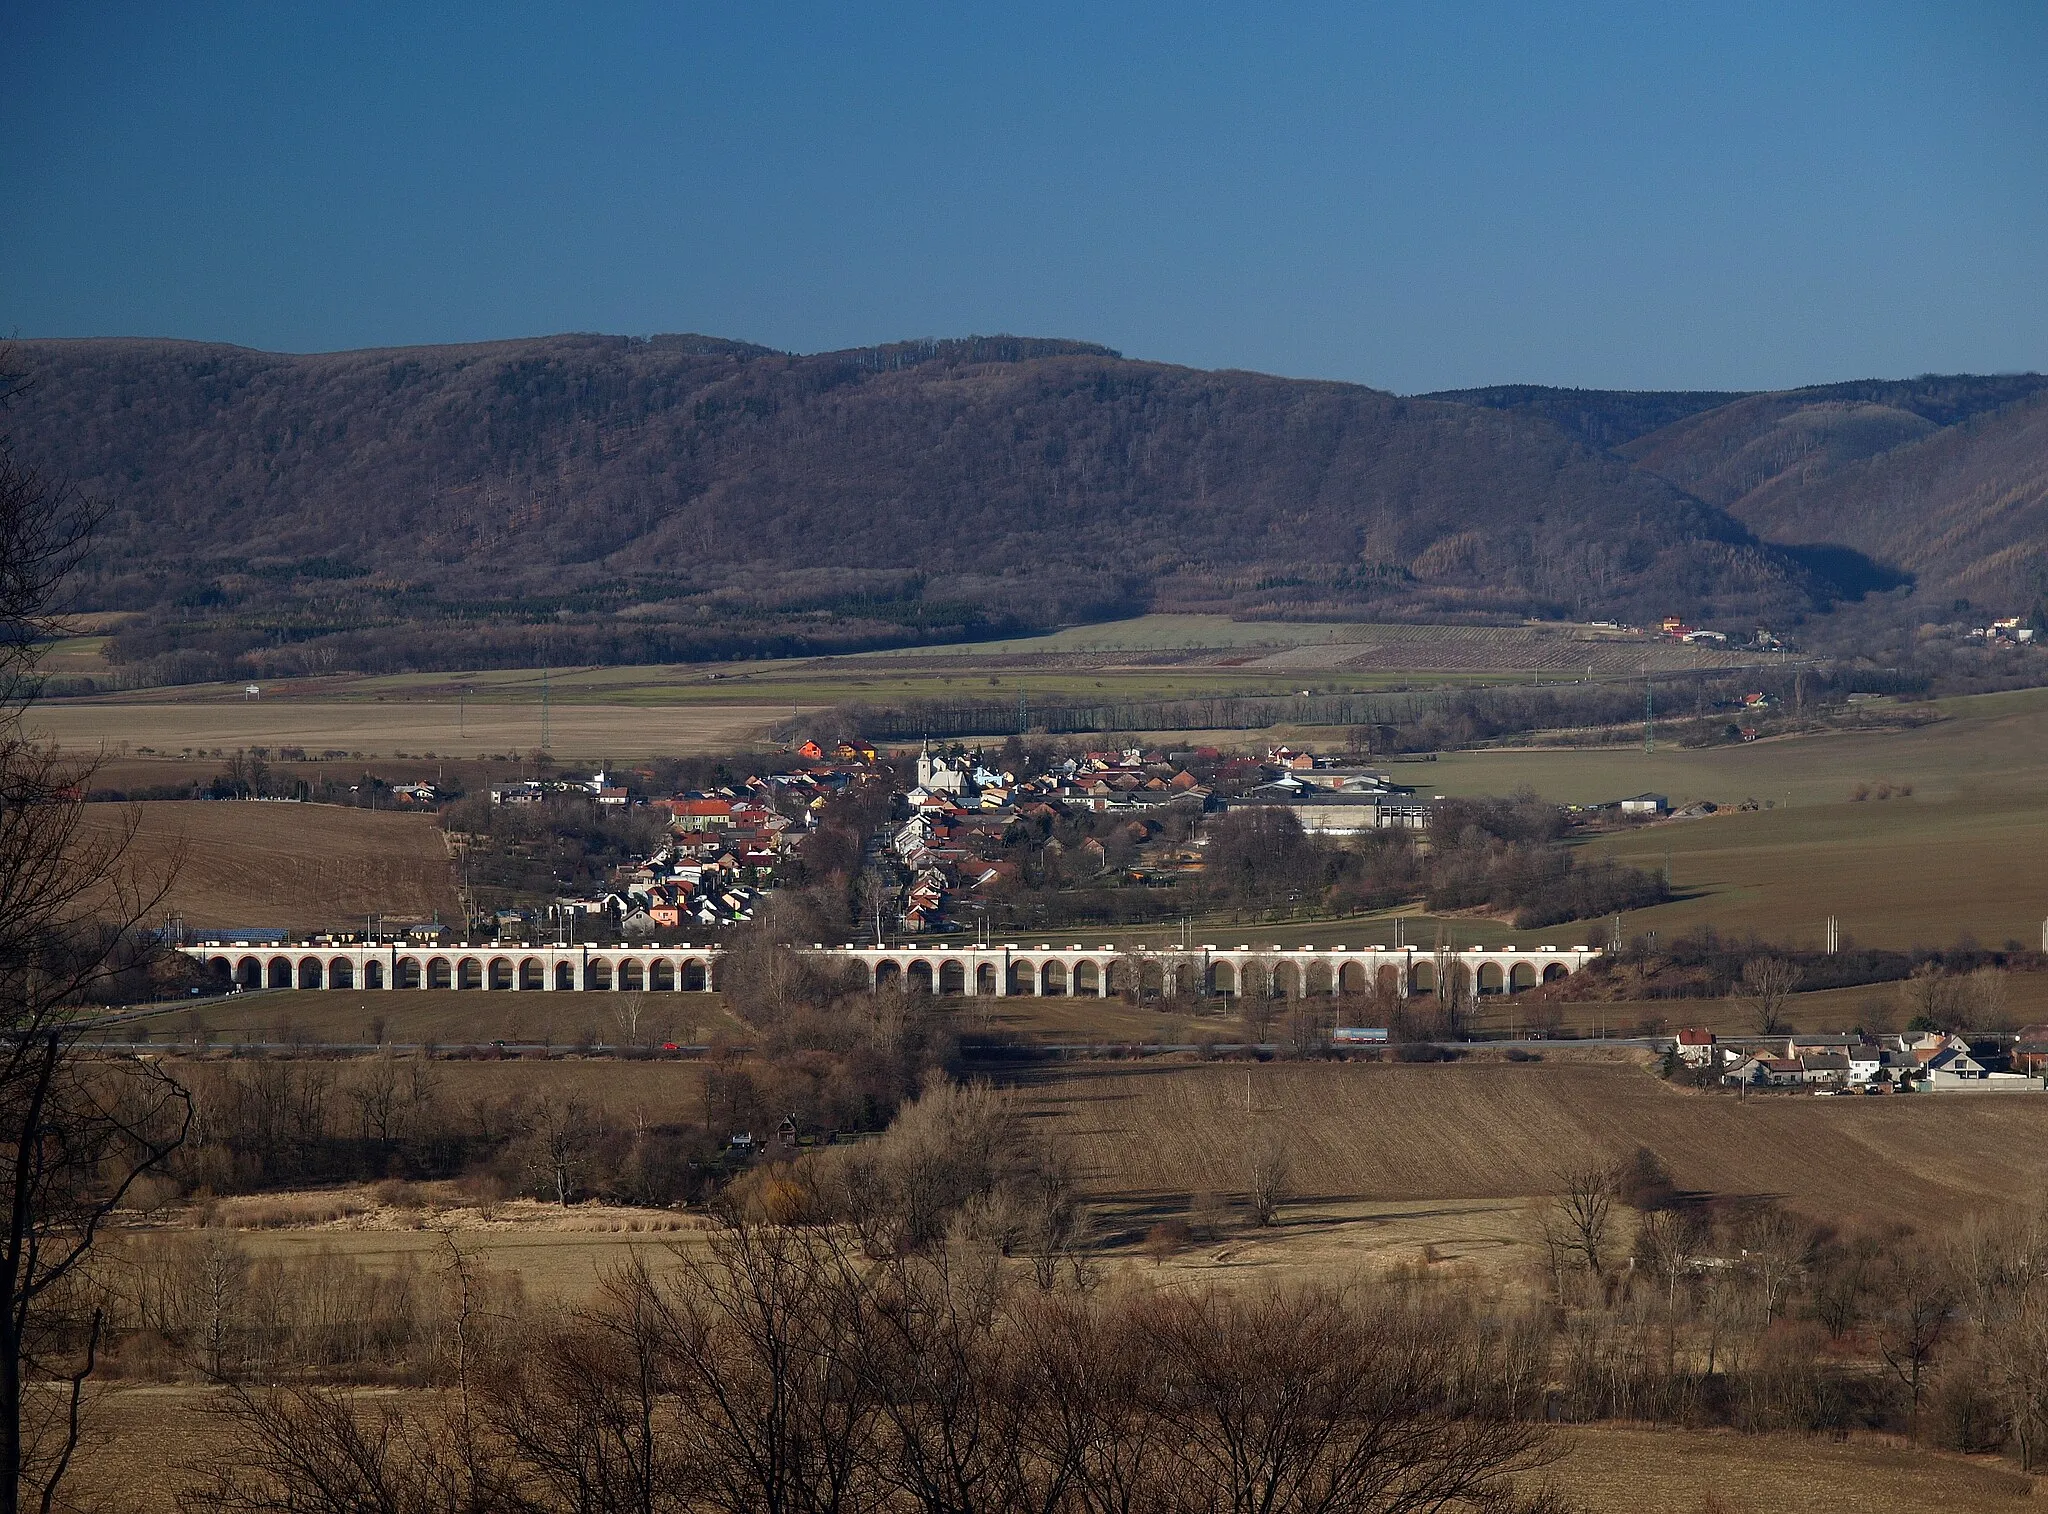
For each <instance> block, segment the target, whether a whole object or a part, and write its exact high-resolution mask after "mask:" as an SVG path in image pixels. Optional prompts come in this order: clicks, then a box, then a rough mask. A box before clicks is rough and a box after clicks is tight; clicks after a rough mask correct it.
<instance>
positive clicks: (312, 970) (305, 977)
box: [298, 957, 327, 988]
mask: <svg viewBox="0 0 2048 1514" xmlns="http://www.w3.org/2000/svg"><path fill="white" fill-rule="evenodd" d="M326 981H327V980H326V977H325V975H324V974H322V972H321V971H320V959H319V958H318V957H305V958H301V959H300V962H299V981H298V986H299V987H300V988H318V987H320V985H321V984H322V983H324V982H326Z"/></svg>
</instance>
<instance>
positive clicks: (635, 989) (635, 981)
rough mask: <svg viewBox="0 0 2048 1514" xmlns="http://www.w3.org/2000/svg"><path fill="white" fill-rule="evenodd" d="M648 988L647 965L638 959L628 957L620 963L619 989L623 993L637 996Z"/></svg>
mask: <svg viewBox="0 0 2048 1514" xmlns="http://www.w3.org/2000/svg"><path fill="white" fill-rule="evenodd" d="M646 987H647V964H646V963H645V962H643V961H642V960H641V959H640V958H638V957H627V958H625V959H623V960H622V961H621V962H620V963H619V988H620V991H621V992H624V993H629V994H637V993H641V992H644V991H645V989H646Z"/></svg>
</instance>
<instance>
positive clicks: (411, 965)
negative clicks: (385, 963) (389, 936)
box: [396, 957, 427, 988]
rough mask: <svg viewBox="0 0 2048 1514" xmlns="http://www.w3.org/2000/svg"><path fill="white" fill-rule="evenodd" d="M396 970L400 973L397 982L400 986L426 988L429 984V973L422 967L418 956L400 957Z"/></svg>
mask: <svg viewBox="0 0 2048 1514" xmlns="http://www.w3.org/2000/svg"><path fill="white" fill-rule="evenodd" d="M396 971H397V974H398V977H397V983H398V986H399V987H400V988H425V987H426V986H427V975H426V973H425V971H424V970H423V969H422V968H421V967H420V961H419V958H417V957H400V958H399V959H398V967H397V968H396Z"/></svg>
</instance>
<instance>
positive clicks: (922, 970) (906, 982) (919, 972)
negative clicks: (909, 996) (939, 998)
mask: <svg viewBox="0 0 2048 1514" xmlns="http://www.w3.org/2000/svg"><path fill="white" fill-rule="evenodd" d="M903 986H904V987H905V988H907V989H909V990H910V991H911V992H912V993H914V994H928V993H930V992H931V991H932V965H931V963H929V962H927V961H925V959H924V958H922V957H918V958H916V959H915V960H913V961H912V962H911V964H910V966H908V967H907V968H905V969H904V970H903Z"/></svg>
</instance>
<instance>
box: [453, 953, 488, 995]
mask: <svg viewBox="0 0 2048 1514" xmlns="http://www.w3.org/2000/svg"><path fill="white" fill-rule="evenodd" d="M484 982H485V979H484V964H483V961H482V959H481V958H477V957H462V958H459V959H458V960H457V961H456V963H455V983H454V986H455V987H456V988H482V987H483V986H484Z"/></svg>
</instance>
